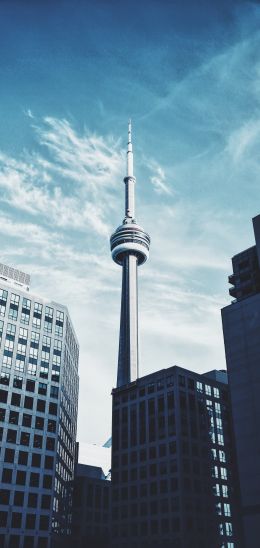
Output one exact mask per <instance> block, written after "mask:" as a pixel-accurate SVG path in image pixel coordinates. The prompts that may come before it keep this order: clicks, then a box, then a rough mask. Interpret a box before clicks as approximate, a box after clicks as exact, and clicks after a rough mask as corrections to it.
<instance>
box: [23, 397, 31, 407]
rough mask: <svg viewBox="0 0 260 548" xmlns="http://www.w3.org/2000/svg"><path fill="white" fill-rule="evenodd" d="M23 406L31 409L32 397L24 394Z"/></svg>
mask: <svg viewBox="0 0 260 548" xmlns="http://www.w3.org/2000/svg"><path fill="white" fill-rule="evenodd" d="M24 407H26V409H32V408H33V398H31V397H30V396H25V398H24Z"/></svg>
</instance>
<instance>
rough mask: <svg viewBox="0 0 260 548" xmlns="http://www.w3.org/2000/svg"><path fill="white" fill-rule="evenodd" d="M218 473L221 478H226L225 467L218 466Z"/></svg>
mask: <svg viewBox="0 0 260 548" xmlns="http://www.w3.org/2000/svg"><path fill="white" fill-rule="evenodd" d="M220 475H221V479H223V480H226V479H227V469H226V468H222V467H221V468H220Z"/></svg>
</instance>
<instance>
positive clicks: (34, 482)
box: [30, 472, 40, 487]
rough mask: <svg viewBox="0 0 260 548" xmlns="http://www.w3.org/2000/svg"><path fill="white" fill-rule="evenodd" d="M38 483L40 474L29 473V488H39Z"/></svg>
mask: <svg viewBox="0 0 260 548" xmlns="http://www.w3.org/2000/svg"><path fill="white" fill-rule="evenodd" d="M39 482H40V474H38V473H37V472H31V474H30V486H31V487H39Z"/></svg>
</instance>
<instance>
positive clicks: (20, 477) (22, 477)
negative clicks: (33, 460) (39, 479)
mask: <svg viewBox="0 0 260 548" xmlns="http://www.w3.org/2000/svg"><path fill="white" fill-rule="evenodd" d="M25 482H26V472H23V471H22V470H18V471H17V472H16V483H17V485H25Z"/></svg>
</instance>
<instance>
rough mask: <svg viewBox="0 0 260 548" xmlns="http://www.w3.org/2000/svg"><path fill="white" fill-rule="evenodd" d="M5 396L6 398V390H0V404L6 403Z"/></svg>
mask: <svg viewBox="0 0 260 548" xmlns="http://www.w3.org/2000/svg"><path fill="white" fill-rule="evenodd" d="M7 396H8V392H7V391H6V390H1V389H0V402H2V403H6V402H7Z"/></svg>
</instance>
